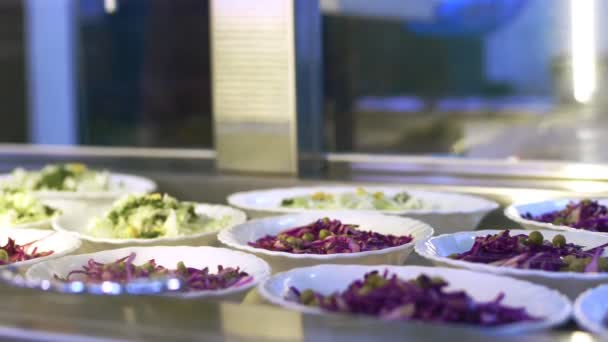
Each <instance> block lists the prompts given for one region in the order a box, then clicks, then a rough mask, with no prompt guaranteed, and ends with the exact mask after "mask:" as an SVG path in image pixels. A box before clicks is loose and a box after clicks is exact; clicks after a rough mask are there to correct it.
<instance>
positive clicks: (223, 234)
mask: <svg viewBox="0 0 608 342" xmlns="http://www.w3.org/2000/svg"><path fill="white" fill-rule="evenodd" d="M324 213H325V214H327V213H329V212H323V211H315V212H313V211H311V212H307V213H300V214H291V215H282V216H273V217H264V218H258V219H253V220H249V221H247V222H244V223H241V224H239V225H235V226H232V227H230V228H227V229H223V230H221V231H220V232H219V233H218V236H217V238H218V240H219V241H220V242H221V243H223V244H225V245H226V246H228V247H230V248H234V249H238V250H241V251H244V252H247V253H257V254H264V255H269V256H277V257H284V258H289V259H300V260H343V259H352V258H361V257H368V256H373V255H383V254H388V253H391V252H397V251H401V250H407V249H411V248H413V247H414V245H415V243H416V241H417V240H426V239H428V238H429V237H431V236H433V234H434V233H435V231H434V229H433V227H431V226H430V225H428V224H426V223H424V222H422V221H419V220H416V219H412V218H409V217H392V216H391V219H393V218H394V219H399V220H402V221H403V222H404V226H412V227H420V228H421V229H423V232H424V235H423V237H422V238H420V239H413V240H412V241H410V242H408V243H406V244H404V245H400V246H395V247H389V248H385V249H379V250H375V251H365V252H356V253H336V254H293V253H288V252H278V251H269V250H266V249H263V248H255V247H252V246H249V245H244V244H241V243H239V242H238V241H236V239H235V238H234V234H233V233H234V232H233V231H234V230H235V229H237V228H238V227H240V226H244V225H247V226H253V225H256V224H259V223H261V222H265V221H275V220H280V219H287V218H296V219H297V218H308V217H312V216H316V215H317V214H319V215H321V216H319V217H322V216H323V214H324ZM336 213H337V212H336ZM340 213H343V214H354V215H365V216H371V217H373V216H378V218H379V219H382V218H386V217H387V215H381V214H378V213H373V214H372V213H367V212H365V213H364V212H356V213H354V212H350V211H342V212H340ZM317 218H318V217H317Z"/></svg>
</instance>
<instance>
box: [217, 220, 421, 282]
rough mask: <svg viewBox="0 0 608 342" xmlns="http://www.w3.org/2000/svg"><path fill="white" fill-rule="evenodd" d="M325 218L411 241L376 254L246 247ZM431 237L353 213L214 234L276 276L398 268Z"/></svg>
mask: <svg viewBox="0 0 608 342" xmlns="http://www.w3.org/2000/svg"><path fill="white" fill-rule="evenodd" d="M326 216H327V217H329V218H332V219H338V220H340V221H342V223H346V224H357V225H359V229H361V230H371V231H374V232H378V233H381V234H392V235H397V236H402V235H412V237H413V238H414V240H413V241H412V242H410V243H407V244H405V245H401V246H396V247H390V248H386V249H381V250H377V251H367V252H358V253H339V254H322V255H319V254H293V253H287V252H276V251H269V250H266V249H262V248H255V247H252V246H249V245H248V243H249V242H253V241H255V240H257V239H259V238H261V237H263V236H266V235H277V234H278V233H280V232H282V231H284V230H287V229H291V228H295V227H298V226H302V225H306V224H309V223H312V222H314V221H316V220H318V219H319V218H323V217H326ZM432 235H433V228H431V227H430V226H429V225H427V224H426V223H423V222H420V221H416V220H412V219H409V218H405V217H399V216H386V215H380V214H369V213H356V212H315V213H306V214H294V215H285V216H275V217H269V218H263V219H256V220H252V221H249V222H246V223H243V224H240V225H237V226H234V227H232V228H229V229H225V230H223V231H221V232H220V233H219V234H218V239H219V240H220V242H222V243H223V244H225V245H227V246H229V247H231V248H236V249H240V250H242V251H245V252H248V253H253V254H255V255H257V256H259V257H261V258H263V259H264V260H266V261H267V262H268V263H269V264H270V266H271V267H272V270H273V272H279V271H283V270H287V269H290V268H294V267H303V266H310V265H317V264H326V263H332V264H363V265H378V264H393V265H402V264H403V263H404V262H405V259H406V258H407V257H408V256H409V255H410V253H411V252H412V250H413V249H414V243H415V242H416V241H420V240H424V239H427V238H429V237H431V236H432Z"/></svg>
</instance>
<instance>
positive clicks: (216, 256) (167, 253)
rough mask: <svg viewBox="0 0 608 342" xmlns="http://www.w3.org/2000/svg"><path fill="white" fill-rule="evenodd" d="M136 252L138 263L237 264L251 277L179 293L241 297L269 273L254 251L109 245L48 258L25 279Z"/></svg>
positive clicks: (212, 269)
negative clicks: (228, 285) (234, 284)
mask: <svg viewBox="0 0 608 342" xmlns="http://www.w3.org/2000/svg"><path fill="white" fill-rule="evenodd" d="M132 252H134V253H135V254H136V257H135V260H134V263H135V264H136V265H140V264H143V263H145V262H146V261H148V260H150V259H154V260H155V261H156V263H157V264H158V265H161V266H163V267H166V268H170V269H175V268H176V265H177V263H178V262H179V261H183V262H184V264H185V265H186V266H188V267H195V268H204V267H209V271H210V272H213V273H216V272H217V266H218V265H222V266H225V267H240V268H241V269H242V270H243V271H245V272H247V273H248V274H249V275H250V276H251V277H253V280H252V281H251V282H248V283H246V284H243V285H241V286H238V287H231V288H227V289H222V290H215V291H214V290H205V291H193V292H184V293H176V294H172V295H177V296H180V297H186V298H192V297H222V298H223V299H235V300H237V299H242V298H243V297H244V296H245V295H246V293H247V291H248V290H249V289H251V288H253V287H254V286H256V285H257V284H258V283H259V282H260V281H262V280H264V279H265V278H267V277H268V276H269V275H270V267H269V266H268V264H267V263H266V262H264V260H262V259H260V258H257V257H256V256H254V255H251V254H247V253H242V252H239V251H232V250H229V249H226V248H217V247H188V246H154V247H127V248H119V249H112V250H107V251H102V252H97V253H90V254H79V255H70V256H66V257H63V258H58V259H54V260H49V261H48V262H44V263H40V264H38V265H35V266H34V267H31V268H30V269H29V270H28V271H27V272H26V274H25V276H26V279H28V280H32V281H41V280H48V279H53V277H54V275H55V274H57V275H58V276H60V277H65V276H67V274H68V273H69V272H70V271H73V270H79V269H82V266H84V265H86V264H87V262H88V261H89V259H94V260H95V261H99V262H102V263H108V262H114V261H116V260H117V259H120V258H122V257H125V256H127V255H129V254H130V253H132Z"/></svg>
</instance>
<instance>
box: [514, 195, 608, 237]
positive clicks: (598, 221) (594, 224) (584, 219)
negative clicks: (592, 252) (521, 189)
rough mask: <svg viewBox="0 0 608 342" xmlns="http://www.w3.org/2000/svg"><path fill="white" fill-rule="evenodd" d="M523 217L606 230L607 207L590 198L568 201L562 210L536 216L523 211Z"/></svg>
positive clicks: (555, 223)
mask: <svg viewBox="0 0 608 342" xmlns="http://www.w3.org/2000/svg"><path fill="white" fill-rule="evenodd" d="M523 218H525V219H528V220H533V221H538V222H544V223H552V224H554V225H558V226H568V227H572V228H578V229H585V230H590V231H594V232H608V207H606V206H604V205H601V204H599V203H598V201H593V200H590V199H584V200H582V201H580V202H578V203H577V202H570V203H568V205H566V208H564V209H562V210H556V211H551V212H548V213H544V214H541V215H537V216H534V215H532V214H531V213H525V214H524V215H523Z"/></svg>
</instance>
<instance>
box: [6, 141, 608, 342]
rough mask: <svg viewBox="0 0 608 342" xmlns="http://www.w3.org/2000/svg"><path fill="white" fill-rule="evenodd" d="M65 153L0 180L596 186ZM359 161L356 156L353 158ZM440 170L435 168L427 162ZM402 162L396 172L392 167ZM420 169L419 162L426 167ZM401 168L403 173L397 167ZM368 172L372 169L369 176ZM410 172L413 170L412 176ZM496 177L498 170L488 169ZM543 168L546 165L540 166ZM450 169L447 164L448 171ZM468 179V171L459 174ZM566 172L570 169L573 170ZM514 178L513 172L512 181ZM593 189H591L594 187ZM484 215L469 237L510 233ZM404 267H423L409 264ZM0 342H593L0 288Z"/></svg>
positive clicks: (519, 191)
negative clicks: (272, 171)
mask: <svg viewBox="0 0 608 342" xmlns="http://www.w3.org/2000/svg"><path fill="white" fill-rule="evenodd" d="M77 152H78V151H76V152H74V151H73V150H70V152H69V153H66V152H65V151H63V152H62V151H56V150H52V149H51V150H49V151H40V150H36V151H31V150H28V149H25V148H24V149H15V148H11V149H4V150H3V149H2V148H0V171H9V170H10V169H12V168H14V167H16V166H25V167H32V168H34V167H40V166H42V165H44V164H46V163H49V162H57V161H67V160H78V161H82V162H85V163H87V164H91V165H93V166H96V167H104V168H107V169H111V170H116V171H121V172H125V171H126V172H129V173H134V174H139V175H142V176H145V177H149V178H151V179H154V180H155V181H157V182H158V185H159V189H160V190H161V191H165V192H169V193H171V194H173V195H175V196H177V197H180V198H183V199H187V200H196V201H201V202H211V203H225V199H226V197H227V196H228V195H229V194H231V193H233V192H236V191H243V190H252V189H263V188H272V187H285V186H301V185H311V184H315V185H324V184H327V185H329V184H336V183H357V184H360V183H387V184H394V183H399V184H401V185H407V186H410V187H412V188H416V189H418V188H419V189H433V190H443V191H454V192H462V193H470V194H477V195H482V196H485V197H489V198H492V199H494V200H496V201H497V202H499V203H500V204H501V206H503V207H504V206H506V205H508V204H510V203H511V202H513V201H515V200H522V199H535V198H544V197H547V196H582V195H585V194H595V195H596V196H597V195H598V194H600V193H603V189H604V187H605V184H604V182H603V180H602V179H597V178H596V179H591V178H589V177H586V176H585V175H582V176H581V177H574V176H572V175H570V176H568V177H566V176H563V175H562V176H560V175H556V174H548V173H547V174H544V175H543V174H536V175H531V174H526V172H524V171H525V170H521V169H520V170H518V169H517V168H516V167H515V168H514V167H513V165H509V167H510V168H511V169H512V172H511V173H510V174H509V173H504V172H503V174H502V175H496V174H492V172H491V170H490V171H488V173H487V174H480V173H479V172H470V173H467V172H466V170H467V167H465V166H462V165H460V166H458V168H459V169H458V170H453V169H452V170H450V169H449V167H450V166H449V165H443V168H442V167H440V164H436V165H437V167H436V168H433V167H432V165H431V166H429V164H424V165H422V164H423V163H419V164H415V163H414V164H412V162H411V161H409V162H407V161H391V162H390V163H388V164H387V163H374V162H373V159H374V158H372V157H370V158H368V160H363V161H365V163H363V164H365V165H362V163H361V160H357V161H355V160H348V158H344V159H342V160H338V159H339V158H337V159H336V158H334V160H331V159H332V158H327V164H326V168H325V169H324V170H323V171H322V172H318V173H316V174H314V175H311V176H307V177H301V178H292V177H283V176H278V175H270V176H268V175H239V174H220V173H218V172H216V171H215V169H214V166H213V165H214V161H213V154H212V153H209V154H207V155H195V156H191V157H188V156H181V157H179V158H177V157H173V158H172V157H171V156H164V157H162V158H161V157H158V156H156V157H155V156H153V155H152V156H146V155H143V156H138V155H137V153H135V152H134V153H131V154H127V155H113V154H112V153H110V154H104V153H89V152H90V151H81V152H82V153H77ZM359 158H361V156H359ZM429 160H431V161H433V162H437V163H440V161H441V158H437V160H433V159H429ZM402 162H403V164H402ZM427 162H428V160H427ZM406 164H407V165H409V168H408V167H403V165H406ZM374 165H375V166H376V167H374ZM412 165H414V166H416V165H417V166H418V167H417V168H416V169H412ZM495 166H496V167H497V168H500V165H499V163H496V165H495ZM545 166H546V167H547V168H548V169H550V168H551V166H552V165H551V164H550V163H549V164H547V165H545ZM452 167H453V165H452ZM468 167H469V168H470V169H471V171H474V169H475V163H473V162H471V163H469V166H468ZM573 167H574V166H573ZM520 171H521V172H520ZM594 185H595V186H594ZM501 210H502V208H500V209H499V210H496V211H495V212H493V213H491V214H490V215H488V216H487V217H486V218H485V219H484V220H483V221H482V222H481V224H480V225H479V227H477V228H488V229H491V228H493V229H497V228H503V227H516V226H517V225H516V224H515V223H514V222H511V221H509V220H508V219H507V218H506V217H504V215H503V214H502V211H501ZM407 264H424V262H423V261H422V260H421V259H419V258H416V257H412V258H411V259H409V260H408V261H407ZM0 293H2V298H3V300H2V301H0V336H1V337H2V338H3V339H10V340H48V341H86V340H89V341H96V340H120V341H131V340H150V341H155V340H159V341H169V340H170V341H182V340H184V341H186V340H204V341H216V340H217V341H221V340H229V341H338V340H339V341H342V340H348V341H368V340H374V341H385V340H386V341H389V340H395V339H396V338H398V339H399V340H412V341H416V340H420V341H422V340H424V341H488V340H490V339H491V340H492V341H512V340H513V339H514V338H516V339H517V340H518V341H572V342H583V341H585V342H587V341H596V340H599V339H598V338H597V337H594V336H593V335H591V334H588V333H585V332H583V331H581V330H580V329H579V328H577V326H576V325H575V324H574V323H573V322H570V323H569V324H567V325H566V326H564V327H561V328H559V329H554V330H549V331H543V332H537V333H533V334H524V335H516V337H514V336H500V335H499V336H494V335H492V336H490V335H488V333H487V332H486V333H484V332H482V331H479V330H477V329H470V328H466V327H465V328H463V327H453V326H442V325H430V324H423V323H414V322H407V323H404V322H383V321H379V320H374V319H366V318H357V317H343V316H330V317H326V316H318V315H311V314H302V313H298V312H293V311H288V310H285V309H281V308H278V307H274V306H270V305H268V304H266V303H264V302H263V301H262V300H261V299H260V297H259V296H257V294H256V292H255V291H252V292H251V293H250V294H249V295H248V296H247V298H246V300H245V301H244V302H243V303H231V302H218V301H212V300H201V299H188V300H186V299H178V298H170V297H160V296H126V295H118V296H107V295H105V296H101V295H78V294H66V293H58V292H54V291H42V290H36V289H28V288H23V287H18V286H14V285H11V284H1V285H0Z"/></svg>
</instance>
